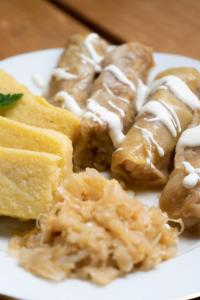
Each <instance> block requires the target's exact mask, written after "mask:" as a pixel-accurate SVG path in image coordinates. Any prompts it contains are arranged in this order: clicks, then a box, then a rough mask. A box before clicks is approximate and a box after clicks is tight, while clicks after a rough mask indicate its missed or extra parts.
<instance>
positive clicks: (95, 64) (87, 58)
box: [80, 53, 102, 73]
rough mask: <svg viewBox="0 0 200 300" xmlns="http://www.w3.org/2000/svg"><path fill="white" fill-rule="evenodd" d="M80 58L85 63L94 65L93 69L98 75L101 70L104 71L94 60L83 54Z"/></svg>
mask: <svg viewBox="0 0 200 300" xmlns="http://www.w3.org/2000/svg"><path fill="white" fill-rule="evenodd" d="M80 57H81V58H82V59H83V61H85V62H87V63H90V64H91V65H93V67H94V69H95V71H96V72H97V73H100V72H101V70H102V68H101V66H100V65H99V64H97V63H96V62H95V61H94V60H92V59H91V58H90V57H88V56H86V55H84V54H82V53H81V54H80Z"/></svg>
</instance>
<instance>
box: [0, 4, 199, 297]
mask: <svg viewBox="0 0 200 300" xmlns="http://www.w3.org/2000/svg"><path fill="white" fill-rule="evenodd" d="M89 31H96V32H98V33H100V34H101V35H102V36H104V37H105V38H107V39H108V40H109V41H110V42H112V43H122V42H126V41H131V40H137V41H139V42H142V43H145V44H148V45H151V46H152V47H153V48H154V49H155V51H161V52H171V53H179V54H183V55H187V56H191V57H194V58H197V59H200V42H199V40H200V0H115V1H114V0H52V1H45V0H10V1H9V0H0V37H1V46H0V59H4V58H6V57H9V56H12V55H17V54H19V53H23V52H27V51H33V50H39V49H44V48H54V47H61V46H63V45H64V43H65V41H66V38H67V36H68V35H69V34H72V33H75V32H89ZM0 299H1V295H0ZM4 299H5V298H4Z"/></svg>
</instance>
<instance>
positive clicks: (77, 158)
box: [74, 42, 153, 170]
mask: <svg viewBox="0 0 200 300" xmlns="http://www.w3.org/2000/svg"><path fill="white" fill-rule="evenodd" d="M102 66H103V67H104V69H103V71H102V73H101V74H100V75H99V77H98V78H97V79H96V80H95V83H94V86H93V90H92V95H91V96H90V99H89V100H88V104H87V108H86V112H85V114H84V115H83V118H82V121H81V127H80V137H79V142H78V144H77V146H76V148H75V154H74V162H75V166H76V169H77V168H78V169H83V168H85V167H88V166H89V167H95V168H96V169H98V170H105V169H107V168H109V167H110V163H111V155H112V153H113V151H114V150H115V149H116V148H117V147H118V146H119V144H120V143H121V141H122V140H123V138H124V135H125V134H126V133H127V131H128V130H129V128H130V127H131V126H132V124H133V121H134V118H135V114H136V112H137V110H138V109H139V105H140V103H139V102H137V99H138V96H139V95H140V94H141V93H142V92H143V83H142V81H145V80H146V77H147V75H148V72H149V70H150V69H151V67H152V66H153V58H152V50H151V49H150V48H148V47H146V46H143V45H141V44H138V43H135V42H130V43H127V44H124V45H121V46H119V47H116V48H115V49H114V50H112V51H111V52H110V53H108V54H107V55H106V56H105V59H104V60H103V62H102Z"/></svg>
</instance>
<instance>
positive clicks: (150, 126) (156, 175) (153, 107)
mask: <svg viewBox="0 0 200 300" xmlns="http://www.w3.org/2000/svg"><path fill="white" fill-rule="evenodd" d="M199 96H200V73H199V72H198V71H197V70H195V69H193V68H174V69H169V70H166V71H164V72H162V73H161V74H159V75H158V76H157V78H156V80H155V81H153V82H152V83H151V84H150V85H149V86H148V87H147V88H146V93H145V99H146V100H145V101H144V102H145V104H144V106H143V107H142V108H141V110H140V112H139V114H138V115H137V118H136V121H135V123H134V125H133V127H132V128H131V129H130V130H129V132H128V134H127V135H126V137H125V138H124V140H123V142H122V143H121V145H120V146H119V148H118V149H117V150H116V151H115V152H114V153H113V156H112V171H113V173H114V174H116V175H119V176H120V177H122V178H123V179H124V180H126V181H128V182H130V183H132V184H134V185H142V186H150V187H152V186H163V185H164V184H166V182H167V180H168V176H169V170H170V166H171V165H172V161H173V157H172V156H173V153H174V149H175V147H176V143H177V141H178V139H179V137H180V134H181V133H182V132H183V131H184V130H185V129H186V128H187V126H188V125H189V124H190V122H191V120H192V115H193V113H194V111H195V110H196V109H198V108H200V101H199V98H198V97H199Z"/></svg>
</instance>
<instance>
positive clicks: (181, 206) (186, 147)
mask: <svg viewBox="0 0 200 300" xmlns="http://www.w3.org/2000/svg"><path fill="white" fill-rule="evenodd" d="M199 191H200V111H199V110H198V111H197V112H196V114H195V116H194V120H193V123H192V126H191V127H189V128H188V129H186V130H185V131H184V132H183V134H182V135H181V137H180V139H179V141H178V144H177V147H176V155H175V168H174V170H173V172H172V174H171V175H170V178H169V181H168V183H167V185H166V186H165V188H164V190H163V192H162V194H161V198H160V206H161V208H162V209H163V210H164V211H166V212H167V213H168V215H169V216H170V217H171V218H182V219H183V221H184V223H185V225H186V227H192V226H194V225H197V224H199V221H200V192H199Z"/></svg>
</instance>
